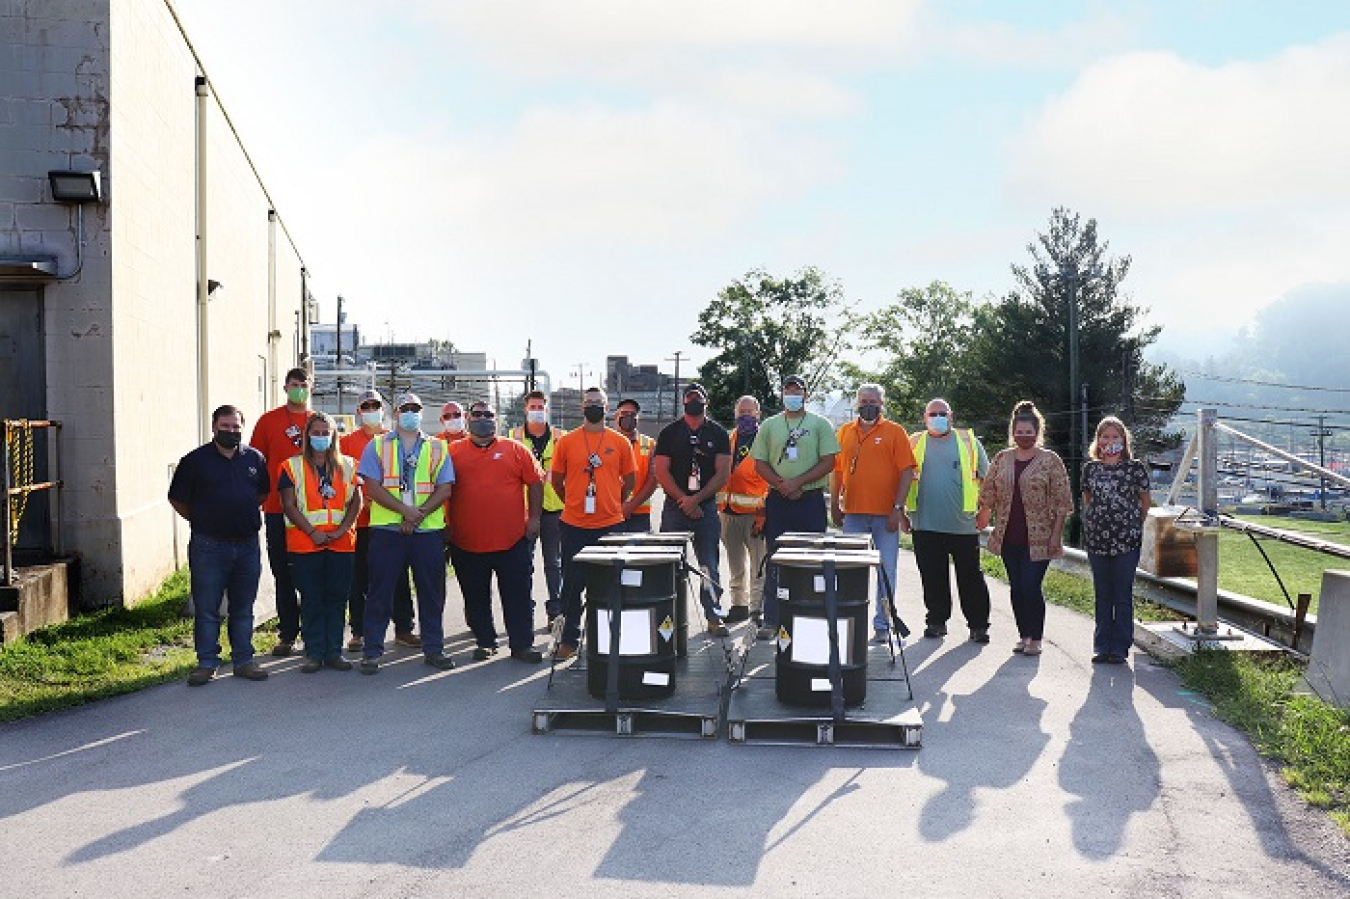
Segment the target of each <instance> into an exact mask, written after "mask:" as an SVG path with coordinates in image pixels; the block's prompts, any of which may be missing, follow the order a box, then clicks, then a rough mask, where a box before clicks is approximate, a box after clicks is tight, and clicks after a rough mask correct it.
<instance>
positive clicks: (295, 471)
mask: <svg viewBox="0 0 1350 899" xmlns="http://www.w3.org/2000/svg"><path fill="white" fill-rule="evenodd" d="M337 462H338V464H337V465H336V466H335V467H334V469H333V477H332V481H331V486H332V488H333V495H332V496H330V497H325V496H324V495H323V494H322V493H320V492H319V491H320V484H319V474H318V472H316V471H314V470H313V468H312V467H311V466H310V465H308V464H307V463H306V462H305V457H304V456H292V457H291V458H289V459H287V460H286V471H287V472H288V473H289V474H290V476H291V483H293V484H294V485H295V504H296V506H298V507H299V509H300V514H301V515H303V516H305V520H306V521H308V522H309V525H310V527H312V528H313V529H314V530H316V531H336V530H337V529H338V528H339V527H340V526H341V525H342V519H343V518H345V517H347V504H348V503H350V502H351V500H352V495H353V494H354V493H356V474H355V470H356V466H355V465H353V464H352V460H351V459H348V458H347V457H346V456H343V455H341V454H339V455H338V457H337ZM325 549H331V550H333V551H334V552H340V553H349V552H354V551H355V550H356V529H355V528H354V527H353V528H348V529H347V533H345V534H343V535H342V536H341V537H339V538H338V539H337V540H334V541H333V542H332V543H329V544H327V545H325V546H315V545H314V541H313V540H312V539H311V538H310V536H309V532H308V531H307V530H304V529H302V528H299V527H296V525H295V522H293V521H291V519H290V518H289V517H288V518H287V519H286V551H287V552H292V553H312V552H319V551H320V550H325Z"/></svg>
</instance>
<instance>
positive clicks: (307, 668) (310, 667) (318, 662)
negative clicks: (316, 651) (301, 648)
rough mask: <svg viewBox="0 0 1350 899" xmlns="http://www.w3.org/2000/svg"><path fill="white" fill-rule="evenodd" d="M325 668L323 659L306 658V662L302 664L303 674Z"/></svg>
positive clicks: (301, 671) (301, 670)
mask: <svg viewBox="0 0 1350 899" xmlns="http://www.w3.org/2000/svg"><path fill="white" fill-rule="evenodd" d="M322 669H323V660H322V659H305V664H303V665H301V666H300V673H301V674H313V673H315V672H316V671H320V670H322Z"/></svg>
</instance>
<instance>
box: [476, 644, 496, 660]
mask: <svg viewBox="0 0 1350 899" xmlns="http://www.w3.org/2000/svg"><path fill="white" fill-rule="evenodd" d="M496 654H497V647H495V646H479V647H477V648H475V649H474V651H473V660H474V661H475V662H486V661H487V660H488V659H490V658H492V657H493V656H495V655H496Z"/></svg>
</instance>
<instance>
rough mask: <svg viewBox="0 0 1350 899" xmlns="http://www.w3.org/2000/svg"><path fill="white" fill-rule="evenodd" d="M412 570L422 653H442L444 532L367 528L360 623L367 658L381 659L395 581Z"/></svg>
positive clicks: (443, 625)
mask: <svg viewBox="0 0 1350 899" xmlns="http://www.w3.org/2000/svg"><path fill="white" fill-rule="evenodd" d="M409 568H411V569H412V576H413V585H414V586H415V587H416V588H417V615H418V617H419V618H421V619H422V652H423V653H424V654H426V655H428V656H439V655H444V654H445V622H444V620H443V618H444V615H445V531H443V530H439V529H438V530H434V531H413V532H412V533H411V534H400V533H399V532H398V530H397V529H396V528H393V529H386V528H371V529H370V595H369V596H367V597H366V618H365V621H363V622H362V623H361V637H362V639H363V640H364V641H365V646H364V647H363V649H362V654H363V655H364V656H365V658H367V659H378V658H379V657H380V656H382V655H384V635H385V633H386V632H387V631H388V630H389V616H390V614H391V613H392V610H393V602H394V581H395V580H397V579H398V578H400V577H406V576H407V575H406V574H405V573H404V572H405V571H407V569H409Z"/></svg>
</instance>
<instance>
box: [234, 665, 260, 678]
mask: <svg viewBox="0 0 1350 899" xmlns="http://www.w3.org/2000/svg"><path fill="white" fill-rule="evenodd" d="M234 676H235V677H242V678H243V679H244V680H267V672H266V671H264V670H262V668H260V667H258V663H257V662H245V663H244V664H242V665H240V666H239V667H238V668H236V669H234Z"/></svg>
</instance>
